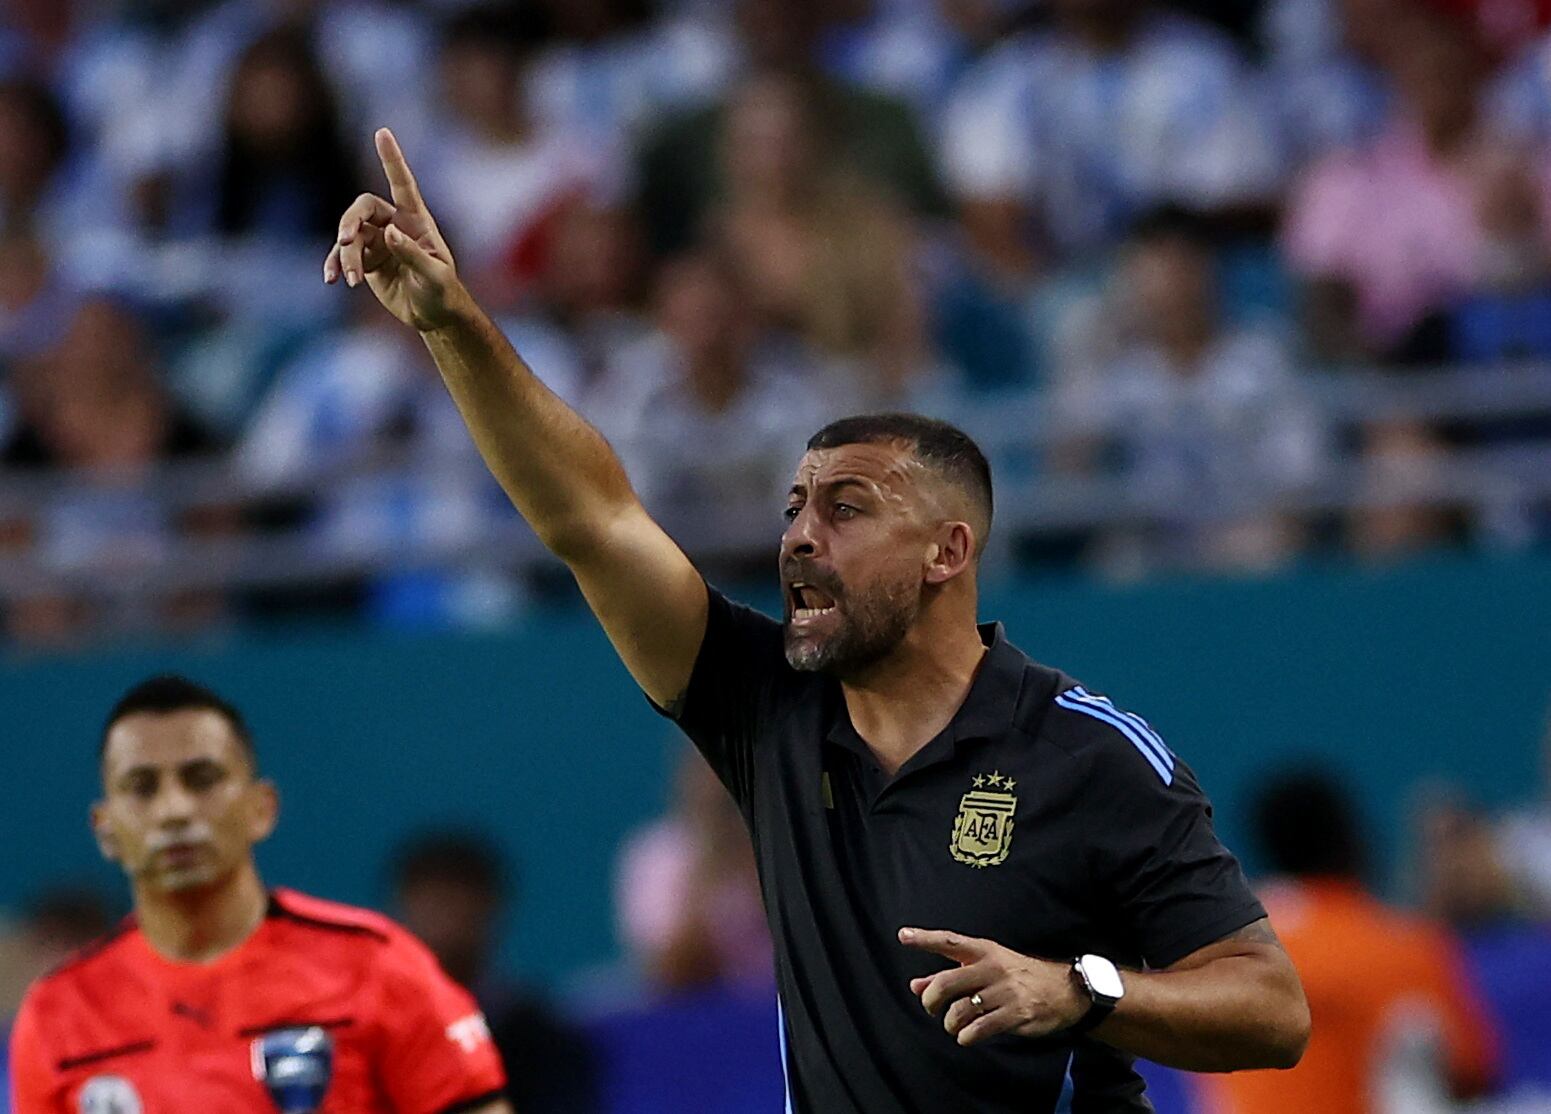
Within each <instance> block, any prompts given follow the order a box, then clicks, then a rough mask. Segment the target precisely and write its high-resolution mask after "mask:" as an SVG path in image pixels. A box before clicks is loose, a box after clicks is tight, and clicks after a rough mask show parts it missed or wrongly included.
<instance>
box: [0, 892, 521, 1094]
mask: <svg viewBox="0 0 1551 1114" xmlns="http://www.w3.org/2000/svg"><path fill="white" fill-rule="evenodd" d="M310 1025H320V1026H322V1027H323V1028H325V1029H327V1030H328V1031H329V1033H330V1034H331V1035H332V1036H333V1039H334V1075H333V1082H332V1083H331V1084H330V1086H329V1090H328V1094H327V1097H326V1098H325V1100H324V1102H323V1106H322V1107H321V1110H320V1114H379V1112H380V1114H451V1112H453V1111H460V1110H466V1109H472V1108H475V1107H478V1106H481V1105H484V1104H485V1103H488V1102H491V1101H493V1100H494V1099H496V1098H498V1097H500V1093H501V1089H502V1088H503V1087H504V1086H505V1083H506V1077H505V1073H504V1071H503V1070H502V1068H501V1060H500V1056H499V1055H498V1054H497V1053H496V1050H495V1047H494V1046H493V1045H492V1044H491V1043H490V1038H489V1032H488V1030H487V1029H486V1028H485V1024H484V1018H483V1017H482V1016H481V1015H480V1013H479V1010H478V1007H477V1006H475V1005H474V1002H473V999H472V998H470V997H469V995H468V994H467V993H466V992H464V991H463V990H462V989H460V988H459V987H457V986H456V985H454V984H453V982H452V981H451V980H450V979H449V978H448V977H447V976H446V974H444V973H443V972H442V969H441V967H440V966H439V965H438V964H437V962H436V960H435V958H433V957H432V955H431V953H430V952H429V951H428V950H427V949H426V947H425V946H424V945H423V944H421V943H420V942H419V941H418V940H416V939H415V938H414V937H413V936H411V935H410V934H409V933H408V932H406V931H404V929H402V928H400V927H399V926H398V925H396V924H394V923H393V922H392V921H389V920H388V919H387V918H385V917H381V916H378V915H377V914H375V913H370V912H367V911H366V910H364V909H355V908H352V907H350V906H347V905H337V904H334V903H333V902H327V901H320V900H318V899H317V898H312V897H307V896H305V895H303V894H298V893H295V892H292V891H288V890H277V891H275V892H274V893H273V894H272V895H271V899H270V906H269V912H268V915H267V916H266V917H265V919H264V923H263V924H262V925H261V926H260V927H259V929H258V931H257V932H255V933H254V934H253V935H252V936H251V937H249V938H248V940H247V941H246V942H244V943H243V944H242V945H241V946H239V947H237V948H235V949H233V950H232V951H230V952H228V953H227V954H226V955H224V956H222V957H221V958H220V959H218V960H216V961H215V962H213V963H209V964H190V963H174V962H171V961H170V960H167V959H164V958H162V957H161V956H160V955H158V954H157V953H156V952H155V951H154V950H152V948H151V946H150V944H149V943H147V941H146V939H145V937H144V936H143V935H141V933H140V930H139V929H138V928H137V927H136V926H135V924H134V922H133V920H132V919H131V920H129V921H126V922H125V923H124V925H123V926H122V927H121V928H120V929H119V930H118V932H116V933H115V934H114V935H112V936H110V937H108V938H107V939H106V940H104V941H102V942H100V943H99V944H97V945H94V946H93V947H91V948H89V949H87V950H86V951H84V952H82V953H81V954H79V955H77V956H76V957H75V958H73V959H72V960H71V961H69V962H68V963H66V964H65V965H64V966H62V967H60V968H59V969H57V970H55V971H54V972H52V973H51V974H49V975H46V976H44V977H43V978H42V979H39V980H38V982H37V983H36V984H34V985H33V987H32V989H31V990H30V991H28V993H27V997H26V1000H25V1001H24V1002H23V1003H22V1008H21V1013H20V1014H19V1015H18V1016H17V1019H16V1026H15V1029H14V1031H13V1033H12V1037H11V1073H12V1081H13V1088H14V1100H15V1110H16V1114H194V1112H198V1114H247V1112H250V1111H251V1112H253V1114H273V1111H274V1109H275V1108H274V1104H273V1103H272V1102H271V1100H270V1098H269V1095H268V1093H267V1092H266V1091H265V1089H264V1086H263V1085H262V1084H261V1083H259V1082H258V1081H257V1080H255V1079H254V1077H253V1062H252V1058H251V1049H252V1045H253V1042H254V1040H255V1039H256V1038H258V1037H260V1036H262V1035H263V1034H264V1033H266V1032H268V1031H270V1030H274V1029H287V1028H292V1027H297V1026H310ZM83 1092H84V1094H83Z"/></svg>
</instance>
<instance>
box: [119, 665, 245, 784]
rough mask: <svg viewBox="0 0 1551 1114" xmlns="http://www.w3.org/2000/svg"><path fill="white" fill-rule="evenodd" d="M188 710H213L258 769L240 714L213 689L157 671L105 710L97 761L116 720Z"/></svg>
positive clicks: (173, 674)
mask: <svg viewBox="0 0 1551 1114" xmlns="http://www.w3.org/2000/svg"><path fill="white" fill-rule="evenodd" d="M191 711H204V712H214V713H216V714H217V715H218V716H220V717H221V718H222V719H224V720H225V721H226V722H227V724H228V725H229V726H230V727H231V729H232V735H233V736H234V737H235V738H236V739H237V742H238V743H239V744H240V745H241V747H242V752H243V754H245V755H246V756H247V759H248V765H250V766H252V767H253V768H254V769H255V770H257V769H258V753H257V751H255V750H254V747H253V735H252V733H251V732H250V731H249V730H248V724H247V721H246V720H244V719H243V718H242V713H241V712H239V711H238V710H237V709H236V707H235V706H234V705H232V704H231V703H230V702H229V701H227V700H226V699H224V698H223V697H222V696H220V695H219V694H218V693H216V692H215V691H214V690H213V689H208V688H206V687H205V686H204V685H201V684H198V683H197V682H195V681H191V680H189V679H188V678H187V677H183V676H180V675H178V674H176V673H159V674H157V675H156V676H154V677H147V678H146V679H145V680H143V681H141V682H140V683H139V684H137V685H135V686H134V687H133V688H131V689H130V690H129V691H128V692H126V693H125V694H124V695H123V696H121V697H119V699H118V703H117V704H115V705H113V710H112V711H110V712H109V713H108V718H107V720H106V721H105V722H104V723H103V725H102V738H101V740H99V742H98V744H97V758H98V761H101V760H102V759H103V758H104V757H105V756H106V755H107V751H108V735H109V734H110V733H111V732H112V730H113V725H114V724H116V723H118V721H119V720H121V719H124V718H125V717H127V716H132V715H136V714H138V713H141V712H150V713H151V714H153V715H168V714H169V713H172V712H191Z"/></svg>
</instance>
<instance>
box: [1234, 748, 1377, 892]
mask: <svg viewBox="0 0 1551 1114" xmlns="http://www.w3.org/2000/svg"><path fill="white" fill-rule="evenodd" d="M1254 824H1255V834H1256V836H1257V837H1258V839H1259V842H1260V848H1261V851H1262V852H1263V853H1264V854H1265V857H1266V865H1267V866H1269V867H1270V868H1271V869H1272V870H1273V871H1275V872H1276V873H1278V874H1286V875H1291V876H1292V877H1295V878H1310V877H1325V878H1345V879H1357V878H1361V877H1362V874H1363V871H1364V869H1365V868H1366V862H1365V860H1364V856H1363V847H1362V833H1361V831H1360V830H1359V824H1358V820H1357V810H1356V807H1355V806H1354V805H1353V804H1352V801H1351V799H1350V798H1349V797H1348V796H1347V794H1346V792H1345V791H1344V790H1342V788H1341V786H1340V784H1339V783H1338V782H1337V781H1336V779H1335V778H1334V777H1332V776H1331V775H1329V774H1327V773H1324V772H1323V771H1319V770H1300V771H1297V772H1293V773H1286V774H1282V775H1280V776H1278V777H1275V778H1273V779H1272V780H1271V781H1269V782H1267V783H1266V784H1265V785H1264V786H1263V787H1262V788H1261V789H1260V791H1259V792H1258V793H1257V794H1256V796H1255V804H1254Z"/></svg>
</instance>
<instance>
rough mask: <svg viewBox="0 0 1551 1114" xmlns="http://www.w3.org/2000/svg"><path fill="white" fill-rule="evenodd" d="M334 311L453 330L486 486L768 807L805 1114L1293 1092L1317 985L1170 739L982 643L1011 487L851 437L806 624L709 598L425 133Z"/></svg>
mask: <svg viewBox="0 0 1551 1114" xmlns="http://www.w3.org/2000/svg"><path fill="white" fill-rule="evenodd" d="M376 141H377V151H378V154H379V156H380V157H381V159H382V163H383V168H384V170H385V171H386V173H387V178H388V183H389V186H390V190H391V200H385V199H383V198H380V197H376V196H372V195H363V196H362V197H361V198H359V199H358V200H357V201H356V202H355V204H353V205H352V206H351V207H350V208H349V210H347V211H346V213H345V214H344V216H343V218H342V219H341V221H340V227H339V237H338V240H337V242H336V243H335V245H334V246H333V248H332V249H331V250H330V252H329V254H328V257H327V259H326V260H325V261H324V280H325V281H327V282H336V281H338V280H339V279H341V278H343V279H344V281H345V282H346V283H347V284H348V285H349V286H352V287H354V286H356V285H358V284H359V283H360V282H362V281H365V282H366V283H367V284H368V285H369V286H370V287H371V289H372V291H373V293H374V294H376V296H377V297H378V299H379V300H381V302H382V303H383V304H384V305H385V306H386V307H387V308H388V309H389V310H390V311H391V312H392V313H393V314H394V315H395V316H397V317H398V318H399V320H401V321H403V322H404V323H405V324H407V325H410V326H412V327H414V328H416V329H417V330H419V332H420V334H421V336H422V337H423V338H424V340H425V343H426V345H427V347H428V348H429V349H430V351H431V354H432V356H433V357H434V358H435V360H436V363H437V365H438V367H440V369H441V372H442V375H443V377H444V379H445V380H446V383H447V386H448V388H449V389H450V390H451V392H452V395H453V397H454V398H455V399H456V401H457V403H458V405H459V407H460V408H461V410H462V412H463V415H464V418H465V419H466V420H467V422H468V424H469V427H470V429H471V430H472V431H473V434H474V438H475V440H476V442H477V443H478V445H479V448H480V450H481V452H482V453H483V454H484V457H485V460H486V461H487V462H488V464H489V465H490V467H491V469H492V471H493V472H494V473H495V475H496V477H497V478H498V479H499V480H500V481H501V483H502V485H503V486H504V487H505V489H506V491H507V493H508V494H509V495H510V496H511V498H512V501H513V502H514V503H515V504H516V505H517V508H518V510H519V511H521V512H522V514H523V516H524V517H525V518H526V519H527V520H528V522H529V523H530V524H531V525H532V527H533V529H534V530H535V531H536V532H537V534H538V536H539V537H540V538H541V539H542V540H543V541H544V543H545V544H546V545H547V546H548V547H549V548H550V549H551V550H552V551H553V552H554V553H555V554H556V555H557V556H559V557H560V558H561V559H563V560H564V561H565V562H566V563H567V564H568V565H569V566H570V568H571V571H572V572H573V574H574V575H575V577H576V579H577V582H578V583H579V584H580V586H581V589H582V592H583V593H584V595H585V596H586V598H587V600H588V602H589V604H590V605H591V606H592V609H593V610H594V612H596V614H597V616H598V618H599V620H600V621H601V622H602V624H603V627H604V629H605V631H606V632H607V633H608V636H609V638H610V639H611V640H612V642H613V644H614V646H615V648H616V650H618V652H619V654H620V657H621V658H622V659H623V660H624V663H625V665H626V666H627V667H628V668H629V670H630V672H631V674H632V675H633V676H634V677H635V679H636V681H637V682H638V683H639V684H640V685H641V687H642V689H643V690H645V692H646V694H647V696H648V697H650V699H651V700H652V701H653V703H654V704H655V705H656V706H657V707H658V708H659V709H661V710H663V711H664V712H665V713H666V714H668V715H670V716H672V717H673V718H674V719H676V720H677V721H678V723H679V725H680V726H681V727H683V729H684V730H685V731H686V732H687V733H688V734H689V736H690V737H691V738H692V739H693V740H694V741H695V743H696V744H697V745H698V746H699V747H700V749H701V751H702V752H704V754H705V755H706V757H707V758H708V759H709V760H710V762H711V764H712V765H713V767H715V769H716V771H717V773H718V774H719V775H720V777H721V779H722V781H723V782H724V783H725V784H726V785H727V787H728V789H729V790H731V792H732V793H733V795H734V796H735V797H736V798H737V801H738V803H739V805H740V806H741V808H742V810H743V814H744V816H745V818H746V820H747V821H748V825H749V828H750V830H751V831H752V833H753V838H754V846H755V850H756V853H757V856H758V861H759V869H760V877H761V884H762V887H763V891H764V898H765V905H766V911H767V914H768V916H769V920H770V927H771V931H772V935H773V936H774V938H775V941H776V952H777V957H776V958H777V979H778V984H779V989H780V996H781V1003H782V1007H783V1010H784V1020H783V1025H782V1036H783V1043H784V1044H785V1063H786V1068H787V1076H788V1096H787V1103H788V1110H791V1111H795V1112H797V1114H853V1112H865V1114H895V1112H901V1114H903V1112H917V1111H933V1112H938V1111H940V1112H943V1114H949V1112H951V1114H962V1112H963V1111H966V1110H975V1111H994V1112H1000V1111H1006V1112H1009V1114H1010V1112H1012V1111H1018V1112H1020V1114H1026V1112H1029V1111H1070V1112H1074V1114H1098V1112H1108V1111H1138V1110H1141V1111H1145V1110H1149V1109H1151V1107H1150V1105H1149V1103H1148V1102H1147V1100H1146V1098H1145V1097H1144V1096H1143V1093H1142V1092H1143V1086H1142V1083H1141V1080H1140V1078H1139V1077H1138V1076H1137V1075H1136V1073H1135V1072H1134V1071H1133V1070H1132V1066H1131V1063H1132V1057H1133V1056H1145V1057H1147V1058H1149V1059H1152V1060H1156V1061H1159V1062H1161V1063H1165V1064H1172V1065H1175V1066H1178V1067H1182V1068H1188V1069H1195V1070H1204V1071H1228V1070H1233V1069H1238V1068H1261V1067H1285V1066H1289V1065H1291V1064H1294V1063H1296V1062H1297V1060H1298V1058H1299V1056H1300V1055H1301V1054H1302V1051H1303V1048H1304V1045H1305V1044H1306V1042H1307V1040H1308V1035H1309V1015H1308V1008H1307V1005H1306V1004H1305V1001H1304V997H1303V991H1302V988H1301V986H1300V985H1299V982H1298V977H1297V975H1296V973H1295V972H1294V970H1293V968H1292V965H1291V963H1290V962H1289V961H1288V959H1287V956H1286V955H1285V953H1284V952H1283V951H1282V949H1281V947H1280V945H1279V944H1278V943H1277V940H1276V937H1275V936H1274V935H1273V933H1272V932H1271V929H1270V927H1269V925H1268V924H1267V922H1266V920H1265V912H1264V910H1263V909H1262V908H1261V906H1260V904H1259V903H1258V902H1257V901H1256V900H1255V898H1254V896H1253V895H1252V894H1251V893H1250V891H1249V889H1248V887H1247V886H1246V885H1245V882H1244V878H1243V875H1242V873H1241V872H1240V870H1239V867H1238V865H1237V863H1236V862H1235V861H1234V859H1233V857H1232V856H1231V855H1230V854H1229V853H1228V852H1227V851H1226V850H1224V848H1223V847H1222V845H1221V844H1220V843H1219V842H1218V841H1217V838H1216V836H1215V835H1214V834H1213V831H1212V825H1211V809H1210V806H1209V805H1208V803H1207V801H1206V798H1205V797H1204V796H1203V795H1202V792H1201V789H1200V786H1199V785H1198V784H1197V783H1196V779H1195V777H1194V775H1193V774H1192V773H1191V772H1190V770H1189V769H1188V768H1187V767H1186V765H1185V764H1184V763H1183V762H1182V761H1180V760H1179V759H1178V758H1177V757H1176V756H1175V755H1174V754H1173V752H1172V751H1171V750H1169V748H1168V747H1167V746H1166V745H1164V743H1163V741H1162V740H1161V739H1160V737H1159V735H1158V733H1157V732H1156V731H1155V730H1154V729H1153V728H1152V727H1151V726H1150V725H1149V724H1147V723H1146V722H1145V721H1144V720H1142V719H1141V718H1140V717H1138V716H1136V715H1133V714H1131V713H1129V712H1126V711H1123V710H1121V709H1120V708H1118V707H1117V706H1116V705H1114V704H1113V703H1111V702H1110V701H1109V700H1108V699H1106V698H1105V697H1104V696H1102V695H1100V694H1098V693H1094V692H1091V691H1089V690H1087V689H1085V688H1083V687H1082V686H1081V685H1079V684H1077V683H1076V682H1074V681H1073V680H1072V679H1071V678H1069V677H1066V676H1065V675H1063V674H1061V673H1059V672H1057V671H1056V670H1053V669H1048V668H1046V667H1044V666H1042V665H1038V664H1036V663H1035V662H1033V661H1031V660H1029V658H1027V657H1026V656H1025V655H1024V654H1023V653H1022V652H1020V651H1019V650H1018V649H1016V648H1015V647H1014V646H1013V645H1012V644H1011V643H1009V642H1008V641H1007V638H1006V636H1005V635H1004V634H1003V632H1002V629H1001V627H1000V626H997V625H990V626H977V625H976V565H977V560H978V558H979V554H980V552H981V549H982V548H983V546H984V543H985V539H986V536H987V532H988V531H989V530H990V527H991V478H990V470H989V468H988V467H987V465H986V461H985V458H984V457H983V456H982V455H981V453H980V451H979V449H977V448H976V447H975V445H974V444H973V442H971V441H970V440H969V438H967V437H965V436H964V435H963V434H962V433H960V432H958V431H957V430H955V429H952V428H951V427H949V426H946V425H943V424H941V423H938V422H933V421H929V420H926V419H922V418H916V417H912V416H904V415H888V416H881V417H873V418H858V419H850V420H846V421H842V422H837V423H835V424H834V425H831V426H829V427H827V428H826V429H824V430H822V431H820V432H819V433H818V434H817V435H815V436H814V438H813V439H812V440H811V441H810V442H809V445H808V452H807V453H806V455H804V456H803V457H802V459H801V461H800V463H799V464H798V466H797V472H796V476H795V479H794V481H793V484H792V487H791V494H790V497H789V501H788V505H787V508H786V518H787V527H786V532H785V535H784V536H783V538H782V542H781V551H780V573H781V582H782V586H783V588H784V595H785V621H784V622H783V623H777V622H775V621H773V620H770V619H767V618H765V617H763V616H761V615H759V614H757V613H755V612H753V611H750V610H748V609H746V608H743V607H739V606H737V605H736V604H733V603H731V602H729V601H728V600H727V599H725V598H724V597H722V596H721V595H720V594H719V593H718V592H716V591H715V590H714V589H711V588H708V586H707V585H706V583H705V581H704V580H703V579H702V578H701V576H700V574H699V573H697V572H696V570H695V568H694V566H693V565H692V564H691V563H690V562H689V560H688V558H687V557H685V555H684V554H683V553H682V552H681V551H680V550H679V548H678V547H677V546H676V545H675V544H674V542H673V541H672V540H671V539H670V538H669V537H668V536H667V535H666V534H665V533H664V532H663V531H662V530H661V529H660V528H659V527H658V526H657V525H656V524H655V523H654V522H653V521H652V520H651V518H649V517H648V516H647V514H646V512H645V510H644V509H643V508H642V506H641V505H640V503H639V501H638V500H637V499H636V497H635V495H634V493H633V492H632V490H631V487H630V482H629V480H628V479H627V478H626V477H625V475H624V473H623V471H622V470H621V468H620V465H619V462H618V460H617V459H616V458H615V456H614V454H613V452H612V451H611V450H610V449H609V446H608V445H607V444H606V443H605V442H604V440H603V439H602V438H601V437H600V436H599V435H598V434H597V433H596V432H595V431H594V430H593V429H592V428H591V427H590V426H588V425H587V424H586V423H585V422H584V421H583V420H582V419H581V418H580V417H578V416H577V415H576V414H575V413H574V412H572V411H571V410H569V409H568V408H567V407H566V406H565V405H564V404H563V403H561V402H560V400H559V399H557V398H556V397H555V396H554V395H553V394H552V393H551V392H550V391H549V390H547V389H546V388H545V387H544V386H543V384H542V383H540V382H539V380H538V379H537V378H536V377H535V376H534V375H533V374H532V373H531V372H530V371H529V370H528V369H527V368H526V367H525V366H524V365H523V363H522V361H521V360H520V359H519V358H518V356H517V355H516V353H515V352H513V350H512V349H511V347H510V345H509V344H508V343H507V341H506V340H505V339H504V338H503V337H502V335H501V334H500V333H499V332H498V331H497V330H496V328H495V327H494V326H493V325H492V324H491V322H490V320H489V318H488V317H487V316H485V314H484V313H483V312H482V311H481V310H480V309H479V308H478V307H477V306H476V305H475V304H474V302H473V300H472V298H471V296H470V295H469V293H468V292H467V290H466V289H465V288H464V287H463V286H462V284H461V283H460V282H459V281H458V279H457V275H456V271H455V268H454V264H453V259H452V255H451V253H450V252H449V250H448V248H447V243H446V241H445V240H444V239H443V238H442V235H441V233H440V232H439V231H438V229H437V227H436V223H435V221H434V220H433V219H432V217H431V214H430V213H429V211H428V210H427V208H426V205H425V203H424V201H423V199H422V198H421V196H420V192H419V189H418V187H417V186H416V184H415V180H414V177H413V175H412V174H411V172H410V169H409V166H408V165H407V163H406V162H405V160H404V157H403V154H402V153H401V152H400V150H399V148H398V144H397V142H396V141H395V140H394V138H393V136H392V134H391V133H389V132H388V131H386V130H383V131H379V132H378V133H377V138H376Z"/></svg>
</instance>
